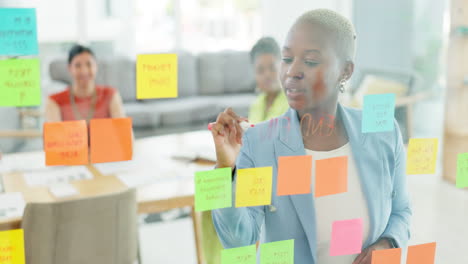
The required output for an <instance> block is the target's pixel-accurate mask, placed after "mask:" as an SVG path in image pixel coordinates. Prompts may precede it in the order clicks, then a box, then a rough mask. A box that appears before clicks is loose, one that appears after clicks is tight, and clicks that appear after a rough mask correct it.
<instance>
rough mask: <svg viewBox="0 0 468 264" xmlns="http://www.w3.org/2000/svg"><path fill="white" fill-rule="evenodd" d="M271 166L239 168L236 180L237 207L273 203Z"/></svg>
mask: <svg viewBox="0 0 468 264" xmlns="http://www.w3.org/2000/svg"><path fill="white" fill-rule="evenodd" d="M272 173H273V169H272V168H271V167H260V168H249V169H238V170H237V175H236V177H237V180H236V207H244V206H259V205H269V204H271V187H272Z"/></svg>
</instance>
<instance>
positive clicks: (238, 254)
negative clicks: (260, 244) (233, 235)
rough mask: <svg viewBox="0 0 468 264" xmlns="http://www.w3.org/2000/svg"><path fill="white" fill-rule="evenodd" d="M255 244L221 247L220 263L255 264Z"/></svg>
mask: <svg viewBox="0 0 468 264" xmlns="http://www.w3.org/2000/svg"><path fill="white" fill-rule="evenodd" d="M256 254H257V253H256V246H255V245H251V246H246V247H238V248H230V249H223V251H221V264H256V263H257V259H256Z"/></svg>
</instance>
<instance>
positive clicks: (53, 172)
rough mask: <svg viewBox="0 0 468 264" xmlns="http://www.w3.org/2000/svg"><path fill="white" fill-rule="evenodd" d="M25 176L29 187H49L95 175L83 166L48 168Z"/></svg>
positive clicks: (27, 173) (86, 178) (90, 177)
mask: <svg viewBox="0 0 468 264" xmlns="http://www.w3.org/2000/svg"><path fill="white" fill-rule="evenodd" d="M23 176H24V180H25V182H26V184H28V185H29V186H49V185H52V184H57V183H68V182H71V181H78V180H88V179H92V178H93V174H91V172H90V171H89V170H88V169H87V168H86V167H83V166H74V167H55V168H48V169H43V170H39V171H31V172H26V173H24V174H23Z"/></svg>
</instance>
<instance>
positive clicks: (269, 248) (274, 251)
mask: <svg viewBox="0 0 468 264" xmlns="http://www.w3.org/2000/svg"><path fill="white" fill-rule="evenodd" d="M260 262H261V263H262V264H276V263H281V264H293V263H294V239H289V240H283V241H276V242H271V243H265V244H261V245H260Z"/></svg>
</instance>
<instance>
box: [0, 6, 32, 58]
mask: <svg viewBox="0 0 468 264" xmlns="http://www.w3.org/2000/svg"><path fill="white" fill-rule="evenodd" d="M38 51H39V49H38V45H37V26H36V10H35V9H34V8H0V55H7V56H19V55H37V54H38Z"/></svg>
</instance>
